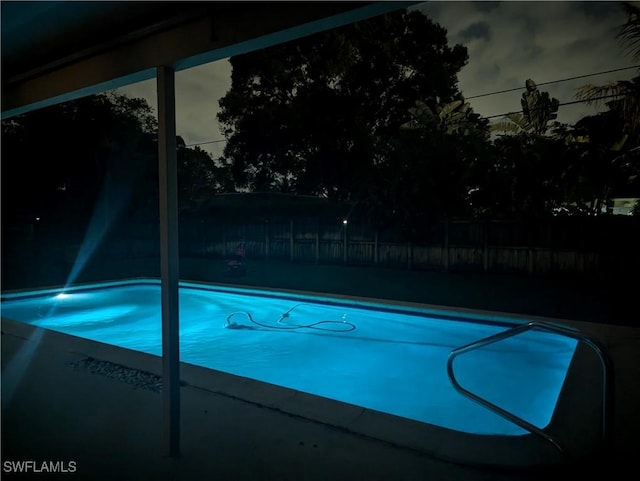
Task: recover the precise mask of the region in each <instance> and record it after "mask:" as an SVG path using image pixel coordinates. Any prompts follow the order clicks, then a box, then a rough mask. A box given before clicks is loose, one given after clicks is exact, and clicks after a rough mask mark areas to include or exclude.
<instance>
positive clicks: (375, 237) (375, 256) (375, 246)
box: [373, 229, 378, 265]
mask: <svg viewBox="0 0 640 481" xmlns="http://www.w3.org/2000/svg"><path fill="white" fill-rule="evenodd" d="M373 263H374V264H376V265H377V264H378V229H376V230H375V231H374V232H373Z"/></svg>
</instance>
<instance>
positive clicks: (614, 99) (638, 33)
mask: <svg viewBox="0 0 640 481" xmlns="http://www.w3.org/2000/svg"><path fill="white" fill-rule="evenodd" d="M622 5H623V8H624V9H625V11H626V13H627V21H626V22H625V23H624V24H623V25H622V27H621V28H620V31H619V33H618V35H617V38H618V40H619V41H620V42H621V43H622V45H623V46H624V47H625V50H626V51H627V52H628V53H629V54H630V55H631V58H632V59H633V61H634V62H636V63H640V6H638V5H634V4H631V3H626V2H625V3H623V4H622ZM575 97H576V99H578V100H584V101H586V103H587V105H601V104H602V103H604V104H605V105H606V106H607V107H609V109H611V110H613V111H616V112H617V113H618V114H619V115H620V116H621V118H622V119H623V120H624V124H625V127H624V131H623V133H622V135H621V138H620V139H619V141H618V142H616V144H615V145H614V146H613V148H614V150H618V151H620V150H622V148H623V146H624V144H625V143H627V141H628V139H629V137H631V139H632V141H634V142H633V143H634V144H636V145H637V143H636V142H635V141H637V139H638V137H639V136H640V77H635V78H633V79H632V80H620V81H616V82H611V83H608V84H605V85H585V86H583V87H581V88H580V89H578V91H577V93H576V95H575ZM631 147H633V146H631Z"/></svg>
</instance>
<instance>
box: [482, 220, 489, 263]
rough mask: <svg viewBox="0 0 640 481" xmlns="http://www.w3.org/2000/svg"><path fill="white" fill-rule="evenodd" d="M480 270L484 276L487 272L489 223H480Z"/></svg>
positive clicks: (486, 221) (485, 221)
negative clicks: (482, 270) (481, 269)
mask: <svg viewBox="0 0 640 481" xmlns="http://www.w3.org/2000/svg"><path fill="white" fill-rule="evenodd" d="M482 268H483V269H484V272H485V274H486V273H487V272H489V221H488V220H487V219H485V220H484V222H483V223H482Z"/></svg>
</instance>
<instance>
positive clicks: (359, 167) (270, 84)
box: [218, 11, 467, 201]
mask: <svg viewBox="0 0 640 481" xmlns="http://www.w3.org/2000/svg"><path fill="white" fill-rule="evenodd" d="M466 62H467V52H466V49H465V48H463V47H461V46H460V45H455V46H453V47H449V46H448V44H447V38H446V30H445V29H443V28H442V27H441V26H439V25H437V24H435V23H433V22H432V21H431V20H430V19H429V18H427V17H426V16H425V15H423V14H422V13H420V12H416V11H413V12H407V11H398V12H394V13H390V14H387V15H383V16H380V17H376V18H373V19H370V20H367V21H363V22H359V23H356V24H353V25H349V26H346V27H342V28H339V29H335V30H331V31H328V32H323V33H319V34H316V35H313V36H309V37H306V38H303V39H300V40H297V41H295V42H290V43H287V44H282V45H279V46H275V47H271V48H267V49H264V50H260V51H256V52H252V53H249V54H245V55H241V56H237V57H233V58H231V64H232V68H233V70H232V87H231V89H230V91H229V92H228V93H227V94H226V95H225V96H224V97H223V98H222V99H221V100H220V106H221V112H220V113H219V116H218V119H219V121H220V122H221V124H222V126H223V132H224V134H225V136H226V137H227V140H228V142H227V145H226V148H225V151H224V157H225V159H226V160H227V161H228V163H229V164H230V166H231V168H232V171H233V176H234V179H235V181H236V183H237V184H238V186H239V187H240V188H242V189H246V190H249V191H279V192H292V193H298V194H310V195H319V196H325V197H329V198H335V199H340V200H352V201H361V200H362V197H363V195H365V194H366V193H367V192H370V191H371V186H372V184H378V183H379V181H380V180H382V179H381V178H380V176H383V177H384V176H386V175H387V172H388V171H389V170H390V169H391V170H392V169H394V168H396V167H398V164H397V159H396V157H397V155H396V153H395V151H396V149H397V148H398V146H397V141H398V136H399V132H400V128H401V126H402V125H403V124H406V123H407V122H409V121H410V120H411V118H412V116H411V113H410V109H411V108H412V107H414V105H415V103H416V101H421V102H424V103H425V104H427V105H431V106H434V107H435V106H436V105H438V104H441V103H446V102H451V101H453V100H455V99H458V98H460V97H461V96H460V93H459V91H458V88H457V74H458V72H459V71H460V69H461V68H462V67H463V66H464V65H465V64H466Z"/></svg>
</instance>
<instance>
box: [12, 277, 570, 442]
mask: <svg viewBox="0 0 640 481" xmlns="http://www.w3.org/2000/svg"><path fill="white" fill-rule="evenodd" d="M60 292H61V291H60V290H47V291H32V292H28V293H24V292H23V293H19V294H17V293H16V294H6V295H3V296H2V304H1V308H2V311H1V314H2V318H3V319H13V320H16V321H20V322H24V323H28V324H32V325H36V326H39V327H43V328H47V329H51V330H55V331H59V332H63V333H67V334H72V335H75V336H80V337H83V338H87V339H92V340H95V341H100V342H104V343H108V344H113V345H116V346H121V347H126V348H129V349H135V350H139V351H143V352H146V353H150V354H155V355H160V354H161V317H160V285H159V283H158V282H157V281H154V280H150V281H144V282H142V281H132V282H123V283H109V284H102V285H98V284H96V285H92V286H82V287H78V288H74V289H66V290H65V295H64V296H61V295H58V294H59V293H60ZM428 312H429V311H427V310H421V309H416V308H410V307H406V308H404V307H399V306H397V305H386V306H385V305H382V304H373V303H365V302H357V301H351V300H349V301H346V300H337V299H332V298H321V297H308V296H304V297H303V296H299V295H293V294H289V293H279V294H278V293H274V292H269V291H258V290H243V289H232V288H226V287H225V288H222V287H215V286H208V285H201V284H193V283H181V284H180V357H181V361H183V362H187V363H191V364H196V365H200V366H204V367H207V368H212V369H217V370H220V371H224V372H228V373H231V374H236V375H240V376H244V377H248V378H252V379H256V380H259V381H264V382H268V383H273V384H277V385H280V386H284V387H288V388H292V389H296V390H299V391H304V392H308V393H311V394H315V395H319V396H323V397H327V398H331V399H335V400H339V401H343V402H347V403H350V404H355V405H358V406H363V407H366V408H370V409H374V410H378V411H383V412H386V413H390V414H393V415H396V416H401V417H405V418H409V419H414V420H417V421H421V422H425V423H429V424H434V425H438V426H442V427H445V428H450V429H455V430H458V431H463V432H469V433H476V434H505V435H520V434H524V433H525V431H523V430H522V429H521V428H519V427H518V426H516V425H513V424H512V423H510V422H508V421H506V420H504V419H503V418H501V417H499V416H498V415H496V414H494V413H492V412H490V411H488V410H486V409H485V408H484V407H482V406H480V405H479V404H477V403H475V402H473V401H471V400H469V399H467V398H465V397H463V396H462V395H461V394H459V393H458V392H457V391H455V390H454V389H453V387H452V386H451V384H450V382H449V379H448V377H447V370H446V363H447V357H448V355H449V353H450V352H451V350H452V349H454V348H457V347H460V346H462V345H466V344H468V343H470V342H473V341H475V340H478V339H481V338H484V337H487V336H489V335H492V334H495V333H497V332H501V331H503V330H505V329H508V328H509V327H512V326H513V324H509V323H507V322H506V321H502V322H497V321H496V320H495V319H494V320H492V322H481V321H479V320H477V319H471V318H468V317H469V316H467V318H464V317H462V318H461V317H460V315H458V317H457V318H456V313H455V312H451V313H444V314H446V317H445V316H443V315H439V316H435V315H433V313H430V314H429V313H428ZM252 320H253V322H252ZM323 321H329V322H323ZM230 325H231V326H230ZM308 325H313V327H296V326H308ZM229 327H232V328H229ZM575 348H576V341H575V340H574V339H569V338H566V337H563V336H560V335H556V334H551V333H547V332H540V331H529V332H526V333H524V334H522V335H519V336H516V337H512V338H509V339H506V340H503V341H500V342H498V343H495V344H491V345H489V346H486V347H485V348H482V349H480V350H476V351H472V352H469V353H465V354H463V355H460V356H459V357H458V358H456V360H455V363H454V369H455V373H456V377H457V379H458V381H459V382H460V384H461V385H462V386H463V387H465V388H466V389H469V390H471V391H472V392H474V393H476V394H478V395H480V396H482V397H484V398H485V399H487V400H489V401H491V402H492V403H494V404H497V405H498V406H500V407H502V408H504V409H506V410H508V411H510V412H512V413H513V414H515V415H517V416H519V417H521V418H523V419H525V420H527V421H528V422H530V423H531V424H533V425H535V426H538V427H540V428H544V427H545V426H546V425H547V424H548V423H549V422H550V420H551V417H552V415H553V412H554V408H555V405H556V403H557V400H558V396H559V394H560V391H561V388H562V384H563V383H564V379H565V377H566V373H567V370H568V368H569V364H570V362H571V359H572V357H573V354H574V352H575Z"/></svg>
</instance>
